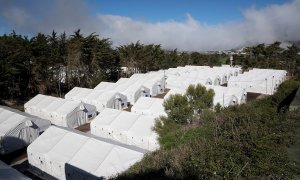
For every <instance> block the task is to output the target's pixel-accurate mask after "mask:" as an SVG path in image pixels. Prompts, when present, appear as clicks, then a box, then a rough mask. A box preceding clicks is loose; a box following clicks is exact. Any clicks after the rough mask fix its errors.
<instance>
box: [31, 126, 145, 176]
mask: <svg viewBox="0 0 300 180" xmlns="http://www.w3.org/2000/svg"><path fill="white" fill-rule="evenodd" d="M144 153H146V151H143V150H141V149H138V148H132V147H126V146H123V145H121V144H118V143H116V142H114V141H111V140H107V139H106V140H105V139H101V138H97V137H95V136H93V135H87V134H85V133H81V132H79V131H76V130H71V129H67V128H62V127H56V126H51V127H50V128H48V129H47V130H46V131H45V132H44V133H43V134H42V135H41V136H40V137H39V138H37V139H36V140H35V141H34V142H33V143H32V144H31V145H29V146H28V148H27V155H28V162H29V164H30V165H32V167H33V168H32V169H33V170H36V169H37V170H39V171H43V172H44V173H43V174H45V173H46V174H45V176H46V175H50V176H52V177H54V178H57V179H99V178H108V177H110V176H113V175H116V174H118V173H121V172H123V171H124V170H126V169H128V168H129V167H130V166H131V165H133V164H134V163H136V162H137V161H139V160H141V159H142V157H143V155H144ZM41 174H42V173H41ZM43 178H45V177H43Z"/></svg>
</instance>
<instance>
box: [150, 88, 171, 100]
mask: <svg viewBox="0 0 300 180" xmlns="http://www.w3.org/2000/svg"><path fill="white" fill-rule="evenodd" d="M169 91H170V89H167V88H166V89H165V92H164V93H162V94H158V95H157V96H153V97H154V98H160V99H163V98H164V97H165V95H166V94H167V93H168V92H169Z"/></svg>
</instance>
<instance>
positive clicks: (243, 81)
mask: <svg viewBox="0 0 300 180" xmlns="http://www.w3.org/2000/svg"><path fill="white" fill-rule="evenodd" d="M286 74H287V72H286V71H285V70H275V69H257V68H254V69H252V70H250V71H248V72H244V73H243V74H241V75H239V76H237V77H233V78H231V79H229V81H228V87H240V88H244V89H246V91H247V92H252V93H260V94H268V95H272V94H274V93H275V92H276V90H277V88H278V86H279V85H280V84H281V83H282V82H283V81H285V79H286Z"/></svg>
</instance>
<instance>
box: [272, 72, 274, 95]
mask: <svg viewBox="0 0 300 180" xmlns="http://www.w3.org/2000/svg"><path fill="white" fill-rule="evenodd" d="M273 79H274V76H273V77H272V92H271V93H272V94H273V89H274V87H273Z"/></svg>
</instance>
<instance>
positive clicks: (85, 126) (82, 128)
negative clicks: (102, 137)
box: [75, 122, 91, 132]
mask: <svg viewBox="0 0 300 180" xmlns="http://www.w3.org/2000/svg"><path fill="white" fill-rule="evenodd" d="M90 124H91V122H88V123H86V124H83V125H81V126H78V127H77V128H75V129H77V130H79V131H81V132H89V131H90V130H91V127H90Z"/></svg>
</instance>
